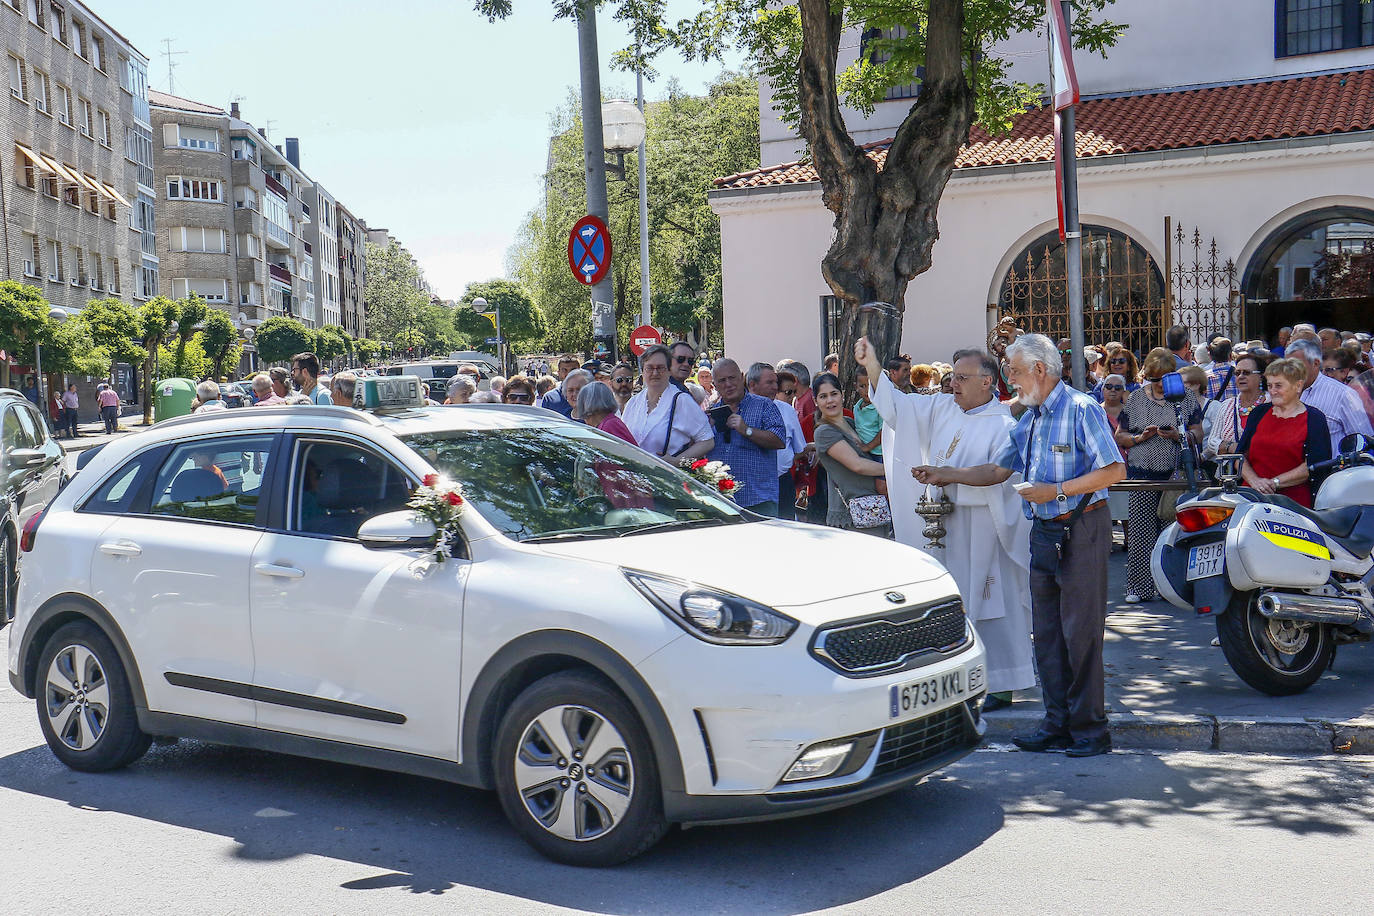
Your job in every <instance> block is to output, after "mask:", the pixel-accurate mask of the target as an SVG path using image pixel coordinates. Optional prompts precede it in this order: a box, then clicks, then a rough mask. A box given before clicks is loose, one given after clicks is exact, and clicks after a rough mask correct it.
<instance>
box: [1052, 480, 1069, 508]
mask: <svg viewBox="0 0 1374 916" xmlns="http://www.w3.org/2000/svg"><path fill="white" fill-rule="evenodd" d="M1054 490H1055V493H1054V498H1055V499H1057V500H1059V504H1060V505H1061V506H1062V505H1063V504H1064V503H1066V502H1068V501H1069V497H1068V495H1067V494H1066V493H1065V492H1064V485H1063V484H1062V483H1061V484H1059V485H1058V486H1056V487H1055V488H1054Z"/></svg>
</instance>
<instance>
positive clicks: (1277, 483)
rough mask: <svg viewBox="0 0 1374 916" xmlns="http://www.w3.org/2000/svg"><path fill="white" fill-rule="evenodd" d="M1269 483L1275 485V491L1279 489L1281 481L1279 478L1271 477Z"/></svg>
mask: <svg viewBox="0 0 1374 916" xmlns="http://www.w3.org/2000/svg"><path fill="white" fill-rule="evenodd" d="M1269 482H1270V483H1272V484H1273V485H1274V489H1275V490H1277V489H1279V479H1278V478H1277V477H1270V478H1269Z"/></svg>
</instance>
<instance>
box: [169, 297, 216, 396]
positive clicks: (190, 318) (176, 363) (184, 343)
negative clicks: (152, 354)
mask: <svg viewBox="0 0 1374 916" xmlns="http://www.w3.org/2000/svg"><path fill="white" fill-rule="evenodd" d="M176 306H177V319H176V320H177V330H176V338H175V340H174V341H173V346H172V347H171V351H170V355H171V357H172V360H171V365H167V364H166V363H164V362H161V359H162V357H161V356H159V365H160V366H161V368H162V371H163V374H164V377H165V378H194V379H199V378H200V377H201V376H202V375H204V373H205V369H206V365H207V364H208V360H206V359H205V351H204V348H200V349H201V352H200V353H199V354H198V355H193V356H192V357H188V356H187V350H188V347H189V346H190V344H191V339H192V338H194V337H195V336H196V332H197V331H198V330H200V323H201V322H202V321H204V320H205V315H206V311H207V309H208V308H209V306H207V305H206V304H205V300H204V299H202V298H200V296H198V295H196V294H195V293H192V294H191V295H189V296H187V297H186V298H185V299H178V300H176Z"/></svg>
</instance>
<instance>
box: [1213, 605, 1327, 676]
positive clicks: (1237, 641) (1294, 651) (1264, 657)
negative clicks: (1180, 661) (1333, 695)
mask: <svg viewBox="0 0 1374 916" xmlns="http://www.w3.org/2000/svg"><path fill="white" fill-rule="evenodd" d="M1258 599H1259V592H1257V591H1256V592H1246V593H1242V594H1238V595H1236V596H1235V597H1234V598H1232V599H1231V604H1230V605H1229V606H1228V607H1227V608H1226V613H1224V614H1222V615H1221V616H1220V617H1218V618H1217V638H1218V639H1220V640H1221V648H1222V651H1223V652H1225V653H1226V661H1228V662H1229V663H1230V665H1231V668H1232V669H1233V670H1234V671H1235V672H1236V674H1238V675H1240V679H1241V680H1243V681H1245V683H1247V684H1249V685H1250V686H1251V687H1253V688H1255V689H1256V690H1258V691H1260V692H1261V693H1267V694H1269V695H1270V696H1276V697H1282V696H1289V695H1291V694H1295V693H1302V692H1303V691H1304V690H1306V689H1307V688H1308V687H1311V686H1312V685H1313V684H1314V683H1316V681H1317V679H1318V678H1320V677H1321V676H1322V672H1323V671H1325V670H1326V669H1327V667H1328V666H1329V665H1330V664H1331V658H1332V656H1333V655H1334V654H1335V652H1336V641H1335V639H1334V638H1333V637H1332V635H1331V627H1330V626H1329V625H1327V624H1321V623H1310V622H1308V621H1303V620H1279V619H1271V618H1269V617H1265V616H1264V615H1263V614H1261V613H1260V612H1259V605H1258Z"/></svg>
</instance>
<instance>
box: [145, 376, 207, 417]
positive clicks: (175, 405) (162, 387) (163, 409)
mask: <svg viewBox="0 0 1374 916" xmlns="http://www.w3.org/2000/svg"><path fill="white" fill-rule="evenodd" d="M195 399H196V383H195V382H193V381H191V380H190V379H188V378H165V379H163V380H162V381H160V382H158V383H156V384H155V385H153V422H154V423H158V422H160V421H162V420H170V419H171V418H172V417H184V416H187V415H189V414H190V413H191V402H192V401H194V400H195Z"/></svg>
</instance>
